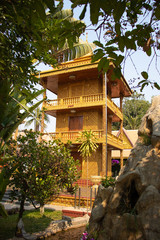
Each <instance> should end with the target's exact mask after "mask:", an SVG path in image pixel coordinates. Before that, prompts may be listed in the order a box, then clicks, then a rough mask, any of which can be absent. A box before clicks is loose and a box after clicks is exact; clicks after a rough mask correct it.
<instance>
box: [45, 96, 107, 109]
mask: <svg viewBox="0 0 160 240" xmlns="http://www.w3.org/2000/svg"><path fill="white" fill-rule="evenodd" d="M104 101H105V100H104V99H103V94H93V95H84V96H80V97H69V98H61V99H56V100H49V101H46V102H45V105H44V107H45V109H46V110H48V111H49V110H61V109H67V108H69V109H72V108H81V107H90V106H99V105H103V104H104V103H105V102H104Z"/></svg>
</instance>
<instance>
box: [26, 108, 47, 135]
mask: <svg viewBox="0 0 160 240" xmlns="http://www.w3.org/2000/svg"><path fill="white" fill-rule="evenodd" d="M42 112H43V111H42V110H41V109H40V108H36V109H35V110H34V111H33V114H32V116H29V117H28V119H29V120H28V121H26V123H25V126H26V127H27V126H30V125H31V124H32V123H34V131H35V132H36V131H37V132H38V131H39V128H40V123H41V119H42ZM44 121H45V122H47V123H49V117H48V115H47V114H46V113H45V112H44ZM44 127H45V128H46V127H47V125H46V124H44Z"/></svg>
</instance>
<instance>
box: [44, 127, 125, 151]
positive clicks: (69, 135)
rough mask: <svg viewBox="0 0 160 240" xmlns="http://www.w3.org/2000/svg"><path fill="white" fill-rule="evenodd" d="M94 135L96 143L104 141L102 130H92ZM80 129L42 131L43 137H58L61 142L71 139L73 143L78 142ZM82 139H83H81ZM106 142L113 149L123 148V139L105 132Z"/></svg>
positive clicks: (46, 138)
mask: <svg viewBox="0 0 160 240" xmlns="http://www.w3.org/2000/svg"><path fill="white" fill-rule="evenodd" d="M92 132H93V133H94V135H95V137H96V139H97V140H96V143H105V142H106V134H104V131H103V130H93V131H92ZM81 133H82V131H65V132H53V133H43V139H45V140H51V139H60V140H61V141H62V142H63V143H67V141H68V140H69V141H71V142H72V143H73V144H78V143H79V142H78V141H77V139H78V138H79V137H80V136H81ZM82 141H83V139H82ZM107 144H108V145H110V146H112V147H113V148H115V149H117V148H118V149H123V141H122V139H120V137H116V136H114V135H113V134H111V133H108V132H107Z"/></svg>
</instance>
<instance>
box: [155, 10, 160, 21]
mask: <svg viewBox="0 0 160 240" xmlns="http://www.w3.org/2000/svg"><path fill="white" fill-rule="evenodd" d="M155 16H156V18H157V19H158V20H160V8H159V7H157V8H156V9H155Z"/></svg>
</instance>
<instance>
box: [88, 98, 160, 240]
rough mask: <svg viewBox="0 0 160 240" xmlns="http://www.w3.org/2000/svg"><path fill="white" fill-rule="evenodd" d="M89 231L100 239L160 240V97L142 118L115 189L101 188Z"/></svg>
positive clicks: (155, 99) (92, 235) (154, 100)
mask: <svg viewBox="0 0 160 240" xmlns="http://www.w3.org/2000/svg"><path fill="white" fill-rule="evenodd" d="M89 234H90V237H95V235H97V236H98V237H97V240H160V96H157V97H155V98H154V99H153V101H152V105H151V107H150V109H149V110H148V112H147V113H146V115H145V116H144V117H143V119H142V124H141V126H140V129H139V139H138V141H137V143H136V146H135V147H134V148H133V149H132V151H131V154H130V156H129V159H128V160H127V163H126V165H125V166H124V167H123V168H122V170H121V171H120V174H119V176H118V178H117V181H116V185H115V188H114V189H112V188H108V189H104V188H103V187H101V186H100V187H99V189H98V194H97V197H96V199H95V203H94V206H93V210H92V213H91V218H90V222H89Z"/></svg>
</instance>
